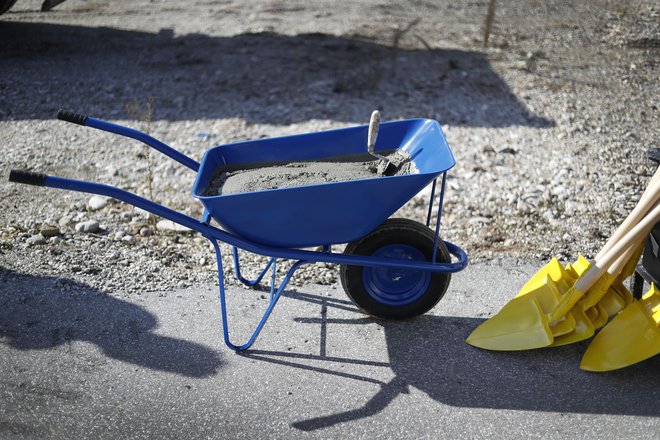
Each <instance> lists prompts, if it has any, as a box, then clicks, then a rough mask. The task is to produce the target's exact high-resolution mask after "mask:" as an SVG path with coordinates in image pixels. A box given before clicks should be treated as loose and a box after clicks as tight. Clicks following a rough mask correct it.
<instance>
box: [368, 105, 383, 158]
mask: <svg viewBox="0 0 660 440" xmlns="http://www.w3.org/2000/svg"><path fill="white" fill-rule="evenodd" d="M379 128H380V112H379V111H378V110H374V111H373V112H372V113H371V119H370V120H369V134H368V135H367V151H368V152H369V154H371V155H374V154H375V147H376V139H377V138H378V129H379Z"/></svg>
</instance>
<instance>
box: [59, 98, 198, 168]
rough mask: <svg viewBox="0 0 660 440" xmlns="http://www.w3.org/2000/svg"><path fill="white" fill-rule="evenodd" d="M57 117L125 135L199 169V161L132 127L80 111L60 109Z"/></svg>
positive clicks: (183, 163)
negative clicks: (83, 113)
mask: <svg viewBox="0 0 660 440" xmlns="http://www.w3.org/2000/svg"><path fill="white" fill-rule="evenodd" d="M57 119H60V120H62V121H67V122H71V123H73V124H78V125H84V126H86V127H92V128H96V129H98V130H103V131H108V132H110V133H114V134H118V135H120V136H125V137H128V138H131V139H135V140H138V141H140V142H142V143H144V144H146V145H148V146H150V147H151V148H153V149H154V150H158V151H160V152H161V153H163V154H164V155H166V156H168V157H170V158H171V159H174V160H176V161H177V162H179V163H180V164H182V165H185V166H187V167H188V168H190V169H191V170H193V171H198V170H199V162H197V161H195V160H194V159H191V158H190V157H188V156H186V155H185V154H183V153H181V152H180V151H177V150H175V149H174V148H172V147H170V146H169V145H167V144H165V143H163V142H161V141H159V140H158V139H156V138H154V137H151V136H149V135H148V134H146V133H143V132H141V131H138V130H134V129H132V128H128V127H124V126H123V125H118V124H113V123H111V122H107V121H103V120H101V119H96V118H92V117H91V116H87V115H82V114H80V113H76V112H72V111H70V110H64V109H60V110H59V111H58V112H57Z"/></svg>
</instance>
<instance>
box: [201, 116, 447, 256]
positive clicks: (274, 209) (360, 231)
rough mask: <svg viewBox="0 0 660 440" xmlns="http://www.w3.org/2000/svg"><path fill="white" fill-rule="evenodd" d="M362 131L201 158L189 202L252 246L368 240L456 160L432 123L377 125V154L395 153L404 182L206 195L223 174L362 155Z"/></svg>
mask: <svg viewBox="0 0 660 440" xmlns="http://www.w3.org/2000/svg"><path fill="white" fill-rule="evenodd" d="M367 131H368V126H367V125H364V126H358V127H351V128H345V129H338V130H329V131H323V132H316V133H308V134H300V135H294V136H285V137H278V138H270V139H262V140H255V141H247V142H239V143H234V144H226V145H220V146H217V147H214V148H212V149H210V150H208V151H207V152H206V153H205V154H204V157H203V158H202V161H201V164H200V168H199V172H198V174H197V179H196V181H195V184H194V186H193V190H192V194H193V196H194V197H196V198H198V199H200V200H201V201H202V203H203V204H204V206H205V208H206V210H207V211H208V212H209V214H210V215H211V216H212V217H213V218H214V219H215V220H216V221H217V222H218V223H219V224H220V225H221V226H222V228H223V229H225V230H227V231H229V232H232V233H234V234H236V235H238V236H240V237H243V238H245V239H247V240H250V241H253V242H255V243H260V244H264V245H268V246H276V247H287V248H302V247H312V246H321V245H331V244H337V243H346V242H349V241H353V240H356V239H358V238H361V237H363V236H365V235H367V234H368V233H369V232H371V231H372V230H374V229H375V228H376V227H377V226H378V225H380V224H381V223H383V222H384V221H385V220H386V219H387V218H388V217H390V216H391V215H392V214H393V213H394V212H396V211H397V210H398V209H399V208H401V207H402V206H403V205H404V204H405V203H406V202H407V201H408V200H410V199H411V198H412V197H413V196H414V195H415V194H417V193H418V192H419V191H420V190H421V189H423V188H424V187H425V186H426V185H428V184H429V183H430V182H431V181H433V180H434V179H435V178H436V177H437V176H438V175H439V174H441V173H443V172H445V171H447V170H448V169H450V168H451V167H453V166H454V164H455V160H454V157H453V155H452V153H451V150H450V149H449V145H448V144H447V141H446V140H445V137H444V135H443V133H442V130H441V128H440V124H438V122H437V121H435V120H431V119H410V120H403V121H396V122H388V123H384V124H382V125H381V126H380V133H379V136H378V140H377V143H376V148H375V149H376V151H379V150H380V151H389V150H396V149H398V150H402V151H405V152H407V153H408V154H409V155H410V157H411V158H412V159H411V161H412V163H413V165H414V166H413V167H412V171H411V174H406V175H401V176H383V177H374V178H369V179H361V180H351V181H343V182H333V183H323V184H316V185H306V186H299V187H291V188H281V189H273V190H265V191H254V192H246V193H239V194H227V195H216V196H209V195H206V193H207V190H208V188H209V185H210V184H211V181H212V180H213V178H214V177H215V176H216V174H217V173H218V171H221V170H222V169H223V168H233V169H236V168H237V167H238V168H242V167H244V168H248V167H250V166H251V165H252V166H253V165H254V164H256V163H269V162H271V163H272V162H280V163H281V162H298V161H307V160H328V159H330V158H335V157H341V156H351V155H359V154H363V153H364V152H365V150H366V145H367Z"/></svg>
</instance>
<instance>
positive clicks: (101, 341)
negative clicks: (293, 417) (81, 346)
mask: <svg viewBox="0 0 660 440" xmlns="http://www.w3.org/2000/svg"><path fill="white" fill-rule="evenodd" d="M157 327H158V320H157V319H156V317H155V316H154V315H152V314H151V313H149V312H148V311H146V310H145V309H143V308H141V307H139V306H137V305H135V304H132V303H130V302H127V301H122V300H120V299H117V298H114V297H112V296H110V295H106V294H104V293H102V292H98V291H95V290H92V289H91V288H90V287H89V286H86V285H84V284H80V283H78V282H75V281H72V280H68V279H62V278H51V277H40V276H30V275H23V274H19V273H15V272H13V271H9V270H7V269H3V268H1V267H0V338H1V339H2V340H4V343H5V344H7V345H9V346H10V347H13V348H15V349H18V350H45V349H51V348H54V347H58V346H62V345H64V344H67V343H69V342H70V341H84V342H89V343H92V344H94V345H96V346H98V347H99V348H100V349H101V350H102V352H103V354H104V355H106V356H109V357H111V358H114V359H117V360H120V361H123V362H127V363H131V364H134V365H138V366H140V367H144V368H148V369H151V370H159V371H166V372H170V373H174V374H179V375H182V376H187V377H193V378H203V377H209V376H213V375H215V374H216V373H217V371H218V370H219V369H220V367H221V366H222V364H223V362H222V360H221V359H220V356H219V355H218V353H217V352H215V351H213V350H211V349H210V348H208V347H205V346H203V345H201V344H197V343H194V342H189V341H185V340H182V339H177V338H172V337H168V336H163V335H159V334H156V333H155V332H154V330H155V329H156V328H157ZM99 363H103V360H102V359H101V360H99Z"/></svg>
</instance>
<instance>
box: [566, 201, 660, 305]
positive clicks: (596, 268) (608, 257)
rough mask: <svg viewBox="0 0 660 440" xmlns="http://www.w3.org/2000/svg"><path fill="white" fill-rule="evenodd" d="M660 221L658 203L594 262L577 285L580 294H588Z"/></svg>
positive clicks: (659, 206)
mask: <svg viewBox="0 0 660 440" xmlns="http://www.w3.org/2000/svg"><path fill="white" fill-rule="evenodd" d="M659 220H660V202H656V203H655V205H654V207H653V210H651V212H649V213H648V214H647V215H646V216H645V217H644V219H643V220H642V221H641V222H639V223H637V225H636V226H635V227H634V228H632V229H631V230H630V231H629V232H628V233H627V234H626V235H625V237H623V238H622V239H621V240H619V241H618V242H617V243H616V244H615V245H614V246H612V247H611V249H610V250H608V251H607V252H606V253H605V255H604V256H603V257H602V258H601V259H600V260H598V261H596V262H594V265H593V266H592V267H591V269H589V270H588V271H587V272H586V273H585V274H584V276H583V277H582V278H580V279H579V280H578V281H577V282H576V283H575V289H576V290H578V291H580V292H586V291H587V290H588V289H589V288H590V287H591V286H592V285H593V284H594V283H595V282H596V281H597V280H598V278H600V277H601V276H602V275H603V274H604V273H605V272H606V271H607V269H608V268H609V267H610V266H611V265H612V264H613V263H614V262H615V261H616V260H617V259H618V258H619V257H621V255H623V254H624V253H625V252H626V250H627V249H628V248H629V247H631V246H632V245H634V244H635V243H637V242H638V241H639V240H641V239H643V238H644V237H646V236H647V235H648V233H649V231H650V230H651V229H652V228H653V225H655V224H656V223H657V222H658V221H659Z"/></svg>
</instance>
